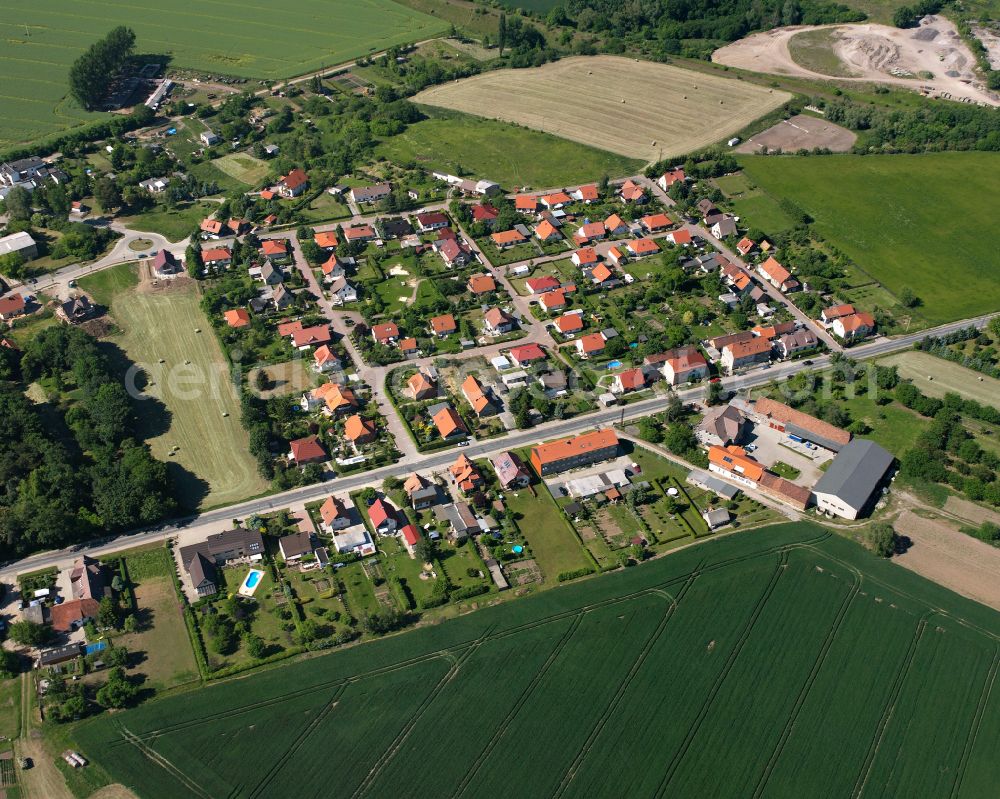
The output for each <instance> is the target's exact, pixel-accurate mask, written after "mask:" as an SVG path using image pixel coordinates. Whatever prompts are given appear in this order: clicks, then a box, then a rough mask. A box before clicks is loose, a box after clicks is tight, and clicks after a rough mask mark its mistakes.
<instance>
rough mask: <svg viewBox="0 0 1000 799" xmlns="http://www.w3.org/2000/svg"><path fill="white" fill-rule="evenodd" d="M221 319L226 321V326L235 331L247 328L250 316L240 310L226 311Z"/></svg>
mask: <svg viewBox="0 0 1000 799" xmlns="http://www.w3.org/2000/svg"><path fill="white" fill-rule="evenodd" d="M222 317H223V318H224V319H225V320H226V324H227V325H229V326H230V327H234V328H236V329H239V328H241V327H247V326H248V325H249V324H250V314H249V313H247V312H246V311H245V310H243V309H242V308H234V309H233V310H231V311H226V312H225V313H224V314H223V315H222Z"/></svg>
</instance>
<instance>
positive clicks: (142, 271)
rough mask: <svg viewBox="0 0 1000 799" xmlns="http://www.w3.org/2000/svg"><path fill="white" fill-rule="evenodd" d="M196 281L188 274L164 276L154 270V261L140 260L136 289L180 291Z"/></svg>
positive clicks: (156, 291)
mask: <svg viewBox="0 0 1000 799" xmlns="http://www.w3.org/2000/svg"><path fill="white" fill-rule="evenodd" d="M194 282H195V281H193V280H192V279H191V278H189V277H188V276H187V275H184V274H180V275H173V276H171V277H168V278H163V277H160V276H159V275H157V274H156V273H155V272H154V271H153V262H152V261H150V260H148V259H147V260H145V261H140V262H139V284H138V285H137V286H136V287H135V290H136V291H138V292H139V293H141V294H154V293H163V292H167V291H179V290H182V289H186V288H188V287H190V286H192V285H194Z"/></svg>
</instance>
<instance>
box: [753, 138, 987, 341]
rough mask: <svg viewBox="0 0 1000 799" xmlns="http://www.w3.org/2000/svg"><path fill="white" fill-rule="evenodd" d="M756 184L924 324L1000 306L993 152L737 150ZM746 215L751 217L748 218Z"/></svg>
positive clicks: (967, 316)
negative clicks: (906, 297) (910, 304)
mask: <svg viewBox="0 0 1000 799" xmlns="http://www.w3.org/2000/svg"><path fill="white" fill-rule="evenodd" d="M740 161H741V163H742V164H743V165H744V168H745V170H746V172H747V174H748V175H749V176H750V177H751V178H752V179H753V181H754V183H756V184H757V185H758V186H760V187H761V188H762V189H763V190H765V191H766V192H767V193H768V194H769V195H771V196H772V197H774V198H776V199H777V198H780V197H788V198H789V199H791V200H792V201H793V202H795V203H796V204H797V205H798V206H799V207H800V208H802V209H803V210H805V211H806V212H807V213H808V214H810V215H811V216H812V217H813V218H814V219H815V220H816V221H815V226H816V229H817V230H818V231H819V232H820V233H821V234H822V235H823V236H824V237H825V238H826V239H827V240H829V241H830V243H832V244H834V245H835V246H837V247H839V248H840V249H841V250H843V251H844V252H845V253H846V254H847V255H848V256H850V257H851V258H852V259H853V260H854V261H855V262H856V263H857V264H858V265H859V266H860V267H861V268H862V269H863V270H864V271H865V272H866V273H867V274H868V275H870V276H871V277H872V278H873V279H874V280H876V281H878V282H880V283H882V284H883V285H884V286H885V287H886V288H887V289H888V290H889V291H890V292H892V293H894V294H897V295H898V293H899V292H900V290H901V289H903V288H904V287H909V288H911V289H912V290H913V291H914V292H915V293H916V295H917V296H918V297H919V298H920V299H921V301H922V303H923V304H922V305H921V307H919V308H917V309H916V313H917V314H919V315H920V316H921V317H923V318H925V319H926V320H927V321H928V322H929V323H931V324H939V323H943V322H948V321H952V320H956V319H965V318H969V317H973V316H978V315H980V314H984V313H988V312H990V311H996V310H998V309H1000V258H998V253H1000V227H998V226H997V224H996V214H997V208H1000V154H998V153H932V154H925V155H885V156H874V155H869V156H855V155H832V156H812V157H809V156H807V157H774V156H771V157H764V156H744V157H741V159H740ZM750 221H751V224H752V223H753V220H752V219H751V220H750Z"/></svg>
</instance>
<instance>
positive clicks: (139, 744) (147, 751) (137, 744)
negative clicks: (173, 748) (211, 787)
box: [118, 724, 212, 799]
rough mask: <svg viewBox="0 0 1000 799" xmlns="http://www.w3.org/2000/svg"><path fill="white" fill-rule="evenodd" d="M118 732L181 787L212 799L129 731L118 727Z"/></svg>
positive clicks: (120, 726)
mask: <svg viewBox="0 0 1000 799" xmlns="http://www.w3.org/2000/svg"><path fill="white" fill-rule="evenodd" d="M118 729H119V731H120V732H121V733H122V735H123V736H124V737H125V738H126V739H128V740H129V741H130V742H131V743H132V745H133V746H135V748H136V749H138V750H139V751H140V752H141V753H142V754H143V755H144V756H145V757H146V758H148V759H149V760H150V762H152V763H154V764H156V765H157V766H159V767H160V768H162V769H163V770H164V771H166V772H167V773H168V774H170V775H171V776H172V777H173V778H174V779H176V780H177V781H178V782H179V783H180V784H181V785H183V786H184V787H186V788H187V789H188V790H189V791H191V792H192V793H193V794H195V795H196V796H199V797H201V799H212V795H211V794H210V793H208V792H207V791H205V789H203V788H202V787H201V786H200V785H198V783H196V782H195V781H194V780H192V779H191V778H190V777H188V776H187V775H186V774H185V773H184V772H183V771H181V770H180V769H179V768H177V766H175V765H174V764H173V763H171V762H170V761H169V760H167V759H166V758H165V757H164V756H163V755H161V754H160V753H159V752H157V751H156V750H154V749H152V748H151V747H149V746H146V744H145V743H143V742H142V741H141V740H139V739H138V738H137V737H135V736H134V735H132V733H131V732H130V731H129V729H128V728H127V727H126V726H125V725H123V724H122V725H119V726H118Z"/></svg>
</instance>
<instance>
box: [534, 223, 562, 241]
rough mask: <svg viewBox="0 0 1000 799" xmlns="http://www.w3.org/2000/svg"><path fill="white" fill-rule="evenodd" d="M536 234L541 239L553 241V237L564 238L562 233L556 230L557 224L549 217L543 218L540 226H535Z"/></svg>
mask: <svg viewBox="0 0 1000 799" xmlns="http://www.w3.org/2000/svg"><path fill="white" fill-rule="evenodd" d="M535 235H536V236H538V238H539V240H540V241H552V240H553V239H561V238H562V234H561V233H560V232H559V231H558V230H556V226H555V225H553V224H552V223H551V222H550V221H549V220H548V219H543V220H542V221H541V223H540V224H539V225H538V227H536V228H535Z"/></svg>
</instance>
